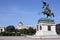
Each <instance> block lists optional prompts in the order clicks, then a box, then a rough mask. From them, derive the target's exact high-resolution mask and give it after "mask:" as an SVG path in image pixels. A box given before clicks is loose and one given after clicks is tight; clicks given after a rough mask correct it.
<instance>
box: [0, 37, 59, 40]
mask: <svg viewBox="0 0 60 40" xmlns="http://www.w3.org/2000/svg"><path fill="white" fill-rule="evenodd" d="M0 40H60V38H28V37H23V36H0Z"/></svg>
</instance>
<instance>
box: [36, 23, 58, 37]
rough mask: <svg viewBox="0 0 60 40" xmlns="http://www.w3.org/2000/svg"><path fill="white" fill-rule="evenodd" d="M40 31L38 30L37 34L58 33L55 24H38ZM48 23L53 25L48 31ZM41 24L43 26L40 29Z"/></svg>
mask: <svg viewBox="0 0 60 40" xmlns="http://www.w3.org/2000/svg"><path fill="white" fill-rule="evenodd" d="M38 25H39V26H38V31H37V32H36V35H38V36H39V35H57V34H56V26H55V24H38ZM48 25H50V26H51V31H48ZM40 26H41V27H42V30H40Z"/></svg>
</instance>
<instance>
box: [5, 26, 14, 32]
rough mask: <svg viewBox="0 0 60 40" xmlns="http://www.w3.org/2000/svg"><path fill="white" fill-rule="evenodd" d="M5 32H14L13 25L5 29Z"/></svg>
mask: <svg viewBox="0 0 60 40" xmlns="http://www.w3.org/2000/svg"><path fill="white" fill-rule="evenodd" d="M5 31H6V32H14V31H15V27H14V26H13V25H9V26H7V27H6V28H5Z"/></svg>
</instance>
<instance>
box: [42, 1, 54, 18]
mask: <svg viewBox="0 0 60 40" xmlns="http://www.w3.org/2000/svg"><path fill="white" fill-rule="evenodd" d="M42 9H43V11H42V13H43V14H44V15H46V16H47V18H48V17H54V14H53V13H52V12H51V9H50V8H49V4H47V3H46V2H44V1H43V7H42Z"/></svg>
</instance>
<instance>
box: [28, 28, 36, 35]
mask: <svg viewBox="0 0 60 40" xmlns="http://www.w3.org/2000/svg"><path fill="white" fill-rule="evenodd" d="M35 33H36V29H33V28H32V27H30V28H29V29H28V34H29V35H33V34H35Z"/></svg>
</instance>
